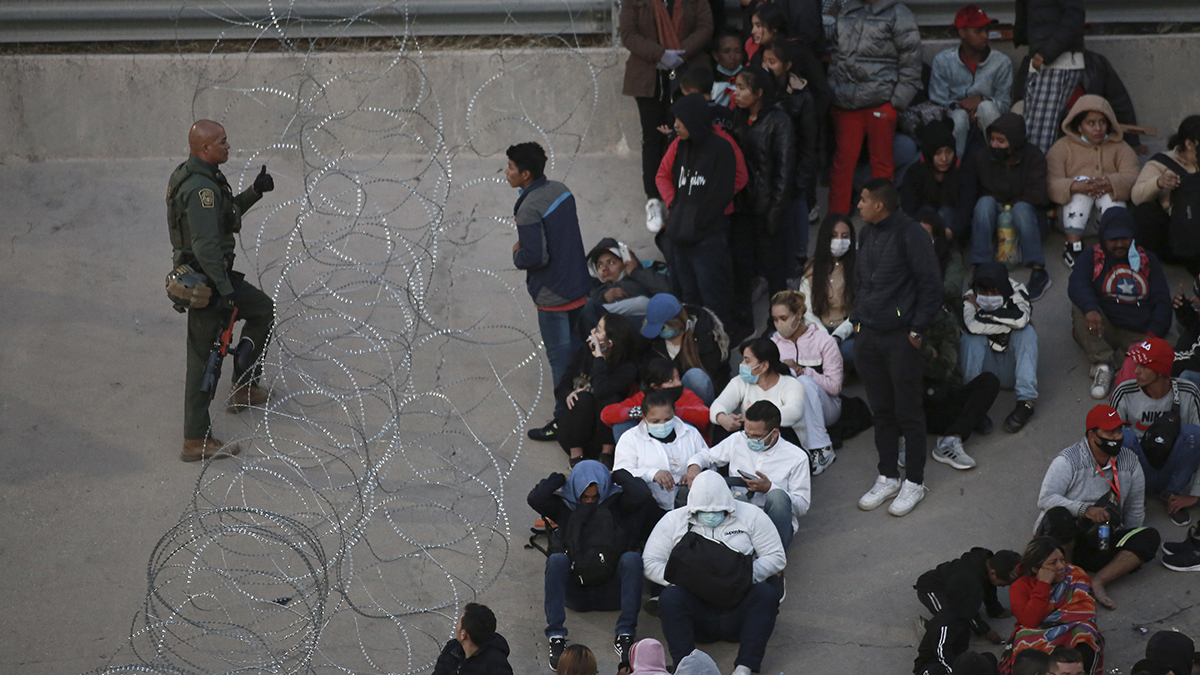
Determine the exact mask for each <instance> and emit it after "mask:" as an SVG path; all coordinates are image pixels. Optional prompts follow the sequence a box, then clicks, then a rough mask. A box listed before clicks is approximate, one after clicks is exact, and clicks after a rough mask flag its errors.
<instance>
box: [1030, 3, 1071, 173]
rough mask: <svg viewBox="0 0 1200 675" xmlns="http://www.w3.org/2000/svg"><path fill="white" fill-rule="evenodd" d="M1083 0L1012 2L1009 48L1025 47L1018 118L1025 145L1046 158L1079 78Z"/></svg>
mask: <svg viewBox="0 0 1200 675" xmlns="http://www.w3.org/2000/svg"><path fill="white" fill-rule="evenodd" d="M1083 4H1084V0H1017V3H1016V21H1014V22H1013V45H1014V46H1018V47H1019V46H1021V45H1029V54H1030V59H1029V66H1028V67H1029V71H1028V74H1027V75H1026V78H1025V109H1024V116H1025V119H1026V120H1028V122H1029V139H1030V143H1032V144H1033V145H1035V146H1037V147H1038V148H1039V149H1040V150H1041V151H1042V152H1049V150H1050V146H1051V145H1052V144H1053V143H1054V139H1055V138H1057V137H1058V122H1059V120H1060V119H1062V110H1063V108H1065V107H1066V105H1067V100H1068V99H1070V98H1071V94H1072V93H1073V92H1074V91H1075V87H1076V85H1078V84H1079V81H1080V79H1081V78H1082V77H1083V70H1084V65H1085V64H1084V58H1083V30H1084V19H1085V16H1086V13H1085V11H1084V7H1083Z"/></svg>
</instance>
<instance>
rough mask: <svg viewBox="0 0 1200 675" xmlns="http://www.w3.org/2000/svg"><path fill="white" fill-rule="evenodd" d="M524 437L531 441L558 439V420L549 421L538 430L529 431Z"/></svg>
mask: <svg viewBox="0 0 1200 675" xmlns="http://www.w3.org/2000/svg"><path fill="white" fill-rule="evenodd" d="M526 435H528V436H529V440H531V441H553V440H555V439H557V438H558V420H550V421H549V422H547V423H546V426H544V427H541V428H539V429H530V430H529V431H528V432H527V434H526Z"/></svg>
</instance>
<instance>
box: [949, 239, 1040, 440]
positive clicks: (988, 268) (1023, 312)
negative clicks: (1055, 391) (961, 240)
mask: <svg viewBox="0 0 1200 675" xmlns="http://www.w3.org/2000/svg"><path fill="white" fill-rule="evenodd" d="M1032 318H1033V306H1032V305H1031V304H1030V303H1029V296H1028V294H1027V291H1026V290H1025V285H1024V284H1022V283H1021V282H1019V281H1016V280H1014V279H1010V278H1009V276H1008V269H1007V268H1006V267H1005V266H1004V263H998V262H987V263H983V264H982V265H979V266H977V267H976V268H975V276H974V278H972V279H971V287H970V288H968V289H967V292H966V293H964V294H963V326H965V327H966V332H964V333H963V335H962V342H961V344H962V346H961V350H960V352H959V358H960V359H961V360H962V361H961V362H962V370H963V379H964V380H967V381H968V382H969V381H971V380H973V379H975V378H976V377H978V376H979V374H980V373H983V372H988V373H992V374H994V375H995V376H996V377H998V378H999V379H1000V388H1001V389H1016V391H1017V406H1016V407H1015V408H1014V409H1013V411H1012V413H1011V414H1009V416H1008V417H1007V418H1005V420H1004V430H1005V431H1007V432H1008V433H1010V434H1015V433H1017V432H1018V431H1020V430H1021V429H1023V428H1025V425H1026V424H1027V423H1028V422H1029V418H1031V417H1033V410H1034V406H1036V405H1037V398H1038V392H1037V385H1038V380H1037V365H1038V341H1037V332H1036V331H1035V330H1034V328H1033V324H1032V323H1030V320H1031V319H1032Z"/></svg>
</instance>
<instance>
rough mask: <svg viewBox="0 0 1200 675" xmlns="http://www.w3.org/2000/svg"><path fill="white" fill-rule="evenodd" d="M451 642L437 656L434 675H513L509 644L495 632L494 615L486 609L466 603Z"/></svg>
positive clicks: (476, 604)
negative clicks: (509, 663) (509, 657)
mask: <svg viewBox="0 0 1200 675" xmlns="http://www.w3.org/2000/svg"><path fill="white" fill-rule="evenodd" d="M454 638H455V639H453V640H451V641H449V642H447V643H446V646H445V647H443V648H442V653H441V654H440V655H438V658H437V662H436V663H435V664H434V666H433V675H512V672H513V670H512V666H510V665H508V642H507V641H506V640H505V639H504V636H503V635H501V634H499V633H497V632H496V615H495V614H492V610H490V609H488V608H487V605H480V604H478V603H474V602H468V603H467V606H466V607H464V608H463V613H462V615H461V616H459V617H458V625H457V626H456V627H455V629H454Z"/></svg>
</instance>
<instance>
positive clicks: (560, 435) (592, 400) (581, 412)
mask: <svg viewBox="0 0 1200 675" xmlns="http://www.w3.org/2000/svg"><path fill="white" fill-rule="evenodd" d="M603 409H604V406H602V405H600V404H599V403H598V402H597V401H596V396H595V394H593V393H592V392H590V391H582V392H579V394H578V395H577V396H576V398H575V406H574V407H573V408H568V409H567V410H565V411H563V413H562V415H561V416H560V417H559V418H558V432H557V433H556V434H555V436H556V438H557V439H558V444H559V445H560V446H562V449H563V452H566V453H568V454H569V453H570V452H571V448H583V456H584V457H587V458H588V459H595V458H596V457H597V456H598V455H599V454H600V446H602V445H614V444H615V443H616V441H614V440H613V433H612V427H610V426H608V425H607V424H605V423H604V422H602V421H601V420H600V411H601V410H603Z"/></svg>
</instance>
